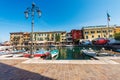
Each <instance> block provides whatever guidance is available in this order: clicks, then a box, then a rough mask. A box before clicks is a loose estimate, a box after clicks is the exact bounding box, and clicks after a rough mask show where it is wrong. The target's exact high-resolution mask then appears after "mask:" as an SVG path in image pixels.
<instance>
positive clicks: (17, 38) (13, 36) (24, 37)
mask: <svg viewBox="0 0 120 80" xmlns="http://www.w3.org/2000/svg"><path fill="white" fill-rule="evenodd" d="M29 40H30V34H29V33H25V32H12V33H10V43H11V45H14V46H21V45H26V44H28V41H29Z"/></svg>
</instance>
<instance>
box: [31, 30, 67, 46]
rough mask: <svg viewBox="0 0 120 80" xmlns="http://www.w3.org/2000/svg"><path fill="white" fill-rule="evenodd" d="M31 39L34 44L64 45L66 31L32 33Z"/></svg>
mask: <svg viewBox="0 0 120 80" xmlns="http://www.w3.org/2000/svg"><path fill="white" fill-rule="evenodd" d="M33 38H34V39H33V41H34V42H35V43H36V44H53V43H65V42H66V31H52V32H34V34H33Z"/></svg>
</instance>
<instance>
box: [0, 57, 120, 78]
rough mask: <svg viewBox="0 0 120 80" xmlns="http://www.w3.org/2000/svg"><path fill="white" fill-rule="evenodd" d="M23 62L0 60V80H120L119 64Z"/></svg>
mask: <svg viewBox="0 0 120 80" xmlns="http://www.w3.org/2000/svg"><path fill="white" fill-rule="evenodd" d="M24 61H26V60H22V59H20V60H19V59H11V60H9V59H7V60H5V59H4V60H1V59H0V80H120V64H57V63H56V64H50V63H46V64H42V63H41V64H33V63H29V64H25V63H22V62H24ZM116 61H117V62H119V61H120V59H116Z"/></svg>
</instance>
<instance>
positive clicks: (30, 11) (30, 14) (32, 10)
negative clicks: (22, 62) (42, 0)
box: [24, 3, 41, 57]
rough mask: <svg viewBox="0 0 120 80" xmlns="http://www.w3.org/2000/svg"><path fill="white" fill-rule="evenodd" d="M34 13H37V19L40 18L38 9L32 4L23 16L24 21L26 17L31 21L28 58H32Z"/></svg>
mask: <svg viewBox="0 0 120 80" xmlns="http://www.w3.org/2000/svg"><path fill="white" fill-rule="evenodd" d="M35 13H38V17H40V16H41V11H40V9H39V7H37V6H36V5H35V3H32V7H28V8H27V9H26V10H25V12H24V14H25V17H26V19H28V17H31V19H32V21H31V34H30V41H31V49H30V57H33V29H34V17H35V16H34V15H35Z"/></svg>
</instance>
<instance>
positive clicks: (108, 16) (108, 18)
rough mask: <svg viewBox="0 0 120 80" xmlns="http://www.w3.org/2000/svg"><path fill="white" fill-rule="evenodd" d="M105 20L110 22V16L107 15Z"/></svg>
mask: <svg viewBox="0 0 120 80" xmlns="http://www.w3.org/2000/svg"><path fill="white" fill-rule="evenodd" d="M107 20H108V21H110V15H109V14H108V13H107Z"/></svg>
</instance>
